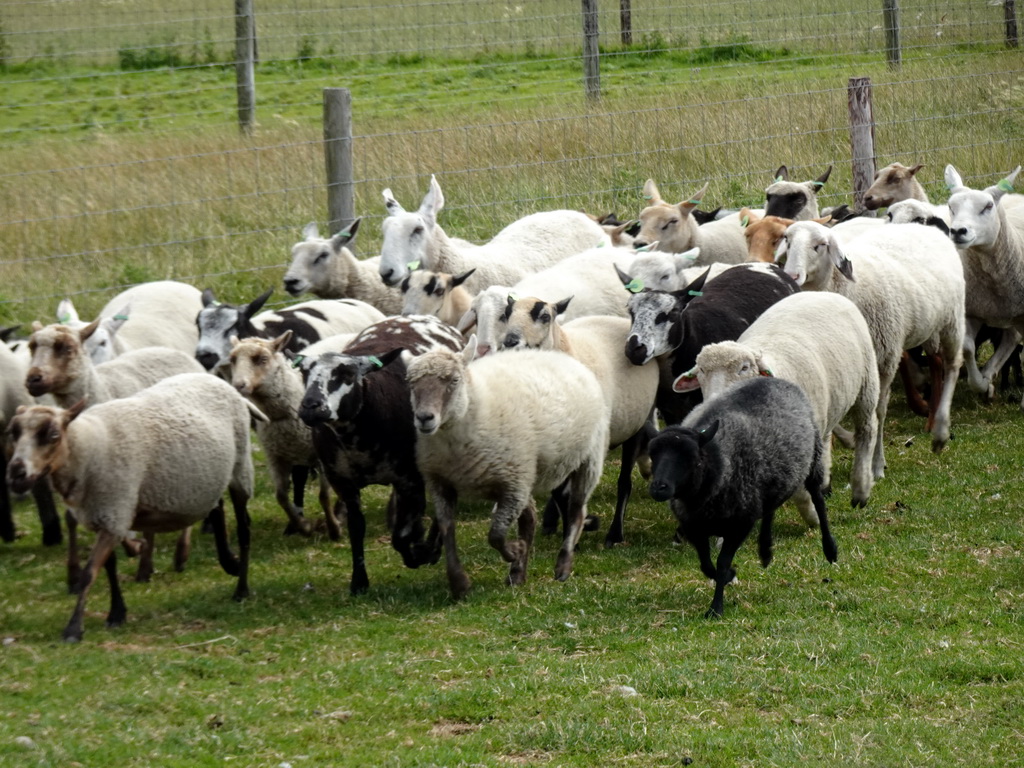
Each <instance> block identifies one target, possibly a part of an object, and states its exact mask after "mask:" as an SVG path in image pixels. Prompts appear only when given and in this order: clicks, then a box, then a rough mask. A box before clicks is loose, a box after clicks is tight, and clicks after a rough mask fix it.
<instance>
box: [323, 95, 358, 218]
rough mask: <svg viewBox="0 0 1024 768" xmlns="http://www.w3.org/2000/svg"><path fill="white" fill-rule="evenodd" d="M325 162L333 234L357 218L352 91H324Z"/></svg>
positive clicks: (328, 214) (328, 210)
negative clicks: (353, 175) (354, 182)
mask: <svg viewBox="0 0 1024 768" xmlns="http://www.w3.org/2000/svg"><path fill="white" fill-rule="evenodd" d="M324 161H325V164H326V167H327V218H328V228H329V229H330V233H331V234H332V235H336V234H337V233H338V232H340V231H341V230H342V228H344V227H347V226H348V225H349V224H351V223H352V222H353V221H355V218H356V202H355V186H354V185H353V181H352V174H353V168H352V92H351V91H350V90H349V89H348V88H324Z"/></svg>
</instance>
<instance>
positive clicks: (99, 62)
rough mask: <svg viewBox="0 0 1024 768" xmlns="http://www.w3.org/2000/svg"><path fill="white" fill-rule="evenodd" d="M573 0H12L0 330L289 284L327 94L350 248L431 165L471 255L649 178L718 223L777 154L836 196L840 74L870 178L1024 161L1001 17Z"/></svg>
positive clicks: (0, 176) (893, 5) (320, 217)
mask: <svg viewBox="0 0 1024 768" xmlns="http://www.w3.org/2000/svg"><path fill="white" fill-rule="evenodd" d="M589 3H591V0H587V2H586V3H584V4H583V6H582V8H581V6H579V5H577V4H574V3H555V2H552V1H551V0H523V1H522V2H518V3H479V2H469V1H468V0H467V1H466V2H459V1H456V2H442V3H436V2H431V3H427V2H414V1H412V0H405V1H404V2H392V1H391V0H381V1H380V2H375V3H373V4H366V5H354V6H350V7H338V6H337V5H329V4H326V3H314V2H310V1H307V0H293V1H291V2H287V3H285V2H280V1H279V0H264V1H263V2H260V3H258V4H256V6H255V10H254V12H253V17H252V22H251V23H250V22H249V20H248V17H247V16H246V17H240V16H239V15H238V14H236V9H237V8H244V7H245V4H244V3H242V2H235V3H232V2H227V1H226V0H218V2H213V1H212V0H207V1H198V0H197V1H194V2H179V1H178V0H167V1H166V2H163V3H157V2H155V1H154V0H134V1H126V2H122V3H110V2H102V1H101V0H80V1H79V2H75V3H40V2H11V3H5V4H4V5H3V6H2V7H0V83H2V85H3V91H4V94H5V97H4V99H3V100H2V104H0V208H2V213H0V217H2V218H0V221H2V224H0V227H2V230H3V243H4V249H3V252H2V254H0V275H2V280H0V324H10V323H15V322H22V323H24V322H29V321H31V320H34V319H39V320H43V321H50V320H51V319H52V317H53V310H54V307H55V306H56V302H57V300H58V299H59V298H62V297H63V296H65V295H71V296H73V297H74V298H75V300H76V303H78V304H79V305H80V308H81V309H82V311H83V312H84V314H90V313H92V312H94V311H95V310H97V309H98V308H99V307H100V306H101V305H102V304H103V303H104V302H105V301H106V299H107V298H109V297H110V295H111V294H112V293H114V292H116V291H117V290H120V289H121V288H123V287H124V286H126V285H129V284H132V283H136V282H139V281H143V280H150V279H162V278H173V279H180V280H185V281H187V282H191V283H193V284H195V285H197V286H200V287H206V286H211V287H214V288H215V289H216V290H217V292H218V294H219V295H221V296H223V297H224V298H226V299H229V300H236V299H245V298H249V297H251V296H252V295H254V294H255V293H256V292H258V291H259V290H261V289H263V288H265V287H268V286H271V285H277V284H279V282H280V278H281V275H282V273H283V269H282V267H283V265H284V264H285V263H286V262H287V260H288V251H289V247H290V245H291V244H292V243H293V242H295V241H296V240H297V239H298V238H299V233H300V230H301V228H302V226H303V225H304V224H305V223H306V222H308V221H311V220H316V221H318V222H320V223H321V226H323V225H324V224H325V223H326V221H327V219H328V214H327V195H326V178H325V159H324V141H323V138H324V110H323V92H324V89H326V88H338V87H341V88H347V89H349V92H350V93H351V99H352V118H351V119H352V133H353V138H352V142H351V150H352V179H351V182H352V183H351V190H352V193H353V197H352V201H353V212H354V214H355V215H358V216H363V217H364V225H363V226H362V227H361V229H360V235H359V240H358V241H357V243H356V245H357V246H358V247H357V250H358V251H359V252H360V253H361V254H362V255H370V254H373V253H375V252H376V249H377V247H378V245H379V235H380V227H379V219H380V217H381V216H382V215H383V213H384V208H383V205H382V200H381V197H380V192H381V190H382V189H383V188H384V187H391V188H392V189H393V190H394V192H395V194H396V196H397V197H398V199H399V200H400V201H401V202H402V203H403V204H404V205H405V206H406V207H407V208H408V207H415V206H417V205H418V204H419V201H420V199H421V197H422V195H423V193H424V192H425V190H426V188H427V183H428V181H429V177H430V174H432V173H434V174H437V176H438V178H439V180H440V181H441V184H442V187H443V189H444V191H445V196H446V207H445V210H444V212H443V213H442V215H441V221H442V224H443V225H444V226H445V227H446V228H447V230H448V231H449V232H450V233H452V234H454V235H456V236H460V237H464V238H467V239H471V240H476V241H481V240H485V239H487V238H488V237H490V236H491V235H493V234H494V233H495V232H496V231H497V230H498V229H500V228H501V227H502V226H504V225H505V224H506V223H508V222H509V221H511V220H513V219H514V218H516V217H518V216H521V215H524V214H526V213H530V212H533V211H536V210H542V209H550V208H558V207H571V208H582V209H585V210H588V211H590V212H593V213H605V212H608V211H616V212H617V213H618V214H619V216H620V217H623V218H627V217H631V216H634V215H635V214H636V213H637V212H638V211H639V209H640V208H641V207H642V204H643V200H642V197H641V195H640V188H641V187H642V185H643V182H644V180H645V179H646V178H648V177H653V178H655V179H656V180H657V181H658V183H659V186H660V188H661V190H662V192H663V193H664V194H665V195H666V197H670V198H672V197H674V198H676V199H683V198H685V197H687V196H688V195H689V194H690V193H692V192H693V191H695V190H696V189H698V188H699V187H701V186H702V185H703V184H704V183H705V182H706V181H708V182H710V183H711V186H710V190H709V192H708V194H707V195H706V197H705V204H706V205H707V206H710V207H712V208H713V207H716V206H718V205H725V206H737V205H740V204H748V203H756V202H758V201H759V200H760V199H761V197H762V192H763V188H764V186H765V185H766V184H767V183H769V182H770V181H771V178H772V174H773V172H774V169H775V168H777V167H778V166H779V165H781V164H786V165H787V166H789V168H790V169H791V172H792V174H793V176H794V177H795V178H813V177H816V176H818V175H819V174H820V173H821V172H822V171H823V170H824V169H825V168H826V167H827V166H828V165H830V164H831V165H834V166H835V170H834V172H833V174H832V177H831V179H830V181H829V184H828V186H827V187H826V188H825V190H824V192H825V194H824V195H823V198H824V202H825V204H836V203H840V202H852V201H853V198H852V193H853V186H852V173H853V172H852V168H851V149H850V130H849V118H848V113H847V98H848V97H847V84H848V81H849V79H850V78H852V77H869V78H871V82H872V85H873V117H874V124H875V125H874V134H875V146H874V152H875V155H876V156H877V161H878V165H884V164H886V163H888V162H891V161H893V160H899V161H901V162H904V163H907V164H912V163H918V162H921V163H925V164H926V165H927V168H926V169H925V170H924V171H922V173H921V174H920V175H919V177H920V178H921V179H922V181H923V182H924V183H925V186H926V188H927V189H928V190H929V192H930V193H931V194H932V196H933V200H941V199H943V198H944V195H945V190H944V189H943V187H942V184H941V176H942V167H943V165H944V164H945V163H947V162H952V163H954V164H955V165H956V166H957V167H958V168H959V169H960V170H961V171H962V172H963V174H964V177H965V179H968V180H974V179H995V178H997V177H998V176H1001V175H1004V174H1005V173H1006V172H1007V171H1009V170H1011V169H1012V168H1013V167H1015V166H1016V165H1017V164H1018V163H1020V162H1022V158H1024V140H1022V137H1024V67H1022V58H1021V53H1020V50H1019V48H1017V47H1015V43H1016V31H1015V30H1016V28H1015V22H1016V9H1015V8H1014V4H1013V2H1012V0H1005V1H1004V0H999V1H998V2H988V1H987V0H986V1H984V2H979V1H977V0H972V1H970V2H962V1H961V2H936V1H934V0H918V1H917V2H914V1H912V0H902V1H901V2H894V0H885V1H884V2H883V0H855V1H854V2H848V1H847V2H838V0H797V1H796V2H792V3H787V4H779V3H769V2H762V1H761V0H736V1H733V2H694V1H693V0H684V2H681V3H672V4H668V3H665V4H661V3H658V2H656V1H647V0H633V1H632V2H631V1H630V0H620V2H619V3H611V2H598V3H596V4H594V5H589V6H588V4H589ZM249 7H251V6H249ZM588 7H589V8H590V9H591V10H592V11H593V12H594V14H595V15H592V17H591V18H590V22H593V21H594V20H595V19H596V30H597V36H596V38H593V39H592V40H591V43H594V42H596V45H588V43H587V42H586V41H585V40H584V29H585V27H587V28H589V29H591V30H593V28H594V25H593V23H590V24H589V25H588V24H585V18H586V17H587V14H586V13H585V10H586V9H587V8H588ZM885 11H887V12H885ZM1011 22H1013V23H1012V24H1011ZM239 30H251V33H250V34H251V41H248V40H243V42H251V45H249V46H248V47H249V48H251V50H252V52H253V56H254V61H253V63H252V71H253V73H254V77H253V88H254V105H255V106H254V112H253V121H254V122H253V124H252V125H251V127H250V129H249V130H246V131H241V130H239V125H238V119H239V96H238V80H237V77H236V73H237V71H238V70H239V69H241V68H240V67H237V66H236V64H237V63H238V58H239V53H238V51H240V50H245V49H246V46H244V45H239V44H238V43H239V40H238V38H239V37H240V36H243V35H244V34H245V33H244V32H239ZM895 32H898V35H895V39H897V40H898V45H899V49H898V51H899V54H900V55H899V56H898V58H894V56H893V55H892V45H893V40H894V33H895ZM587 50H592V51H595V52H596V54H597V59H596V62H592V64H596V71H595V70H591V69H588V68H587V67H585V66H584V60H583V54H584V52H585V51H587ZM585 72H586V73H587V74H588V76H589V77H588V78H586V82H585ZM595 73H596V75H597V76H598V77H599V83H598V89H597V90H594V89H593V88H592V87H591V88H590V97H588V88H585V84H586V85H588V86H593V85H594V83H593V81H592V79H591V78H592V77H593V75H594V74H595Z"/></svg>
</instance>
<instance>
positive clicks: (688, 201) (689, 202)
mask: <svg viewBox="0 0 1024 768" xmlns="http://www.w3.org/2000/svg"><path fill="white" fill-rule="evenodd" d="M686 202H687V203H688V204H689V205H700V200H693V199H690V200H687V201H686Z"/></svg>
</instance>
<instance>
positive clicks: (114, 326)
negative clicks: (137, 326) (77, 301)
mask: <svg viewBox="0 0 1024 768" xmlns="http://www.w3.org/2000/svg"><path fill="white" fill-rule="evenodd" d="M131 313H132V305H131V304H125V305H124V306H123V307H122V308H121V311H120V312H118V313H117V314H116V315H114V316H113V317H108V318H107V319H106V320H104V321H103V327H104V328H106V329H107V332H108V333H110V334H115V333H117V332H118V331H119V330H121V326H122V325H124V324H125V323H127V322H128V318H129V316H130V315H131Z"/></svg>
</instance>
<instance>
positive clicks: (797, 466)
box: [650, 378, 837, 617]
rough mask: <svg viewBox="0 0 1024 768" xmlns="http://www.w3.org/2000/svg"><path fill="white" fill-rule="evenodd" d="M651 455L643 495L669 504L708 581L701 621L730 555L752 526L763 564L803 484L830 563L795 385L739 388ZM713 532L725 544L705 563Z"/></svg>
mask: <svg viewBox="0 0 1024 768" xmlns="http://www.w3.org/2000/svg"><path fill="white" fill-rule="evenodd" d="M650 453H651V463H652V468H653V476H652V478H651V485H650V494H651V496H652V497H653V498H654V499H655V500H657V501H669V502H670V506H671V508H672V512H673V513H674V514H675V516H676V519H677V520H678V522H679V533H680V534H681V535H682V536H683V538H685V539H686V540H687V541H689V542H690V543H691V544H692V545H693V546H694V548H695V549H696V550H697V555H698V557H699V558H700V567H701V570H702V571H703V572H704V575H706V576H707V577H708V578H709V579H713V580H714V582H715V596H714V599H713V600H712V602H711V607H710V608H709V609H708V611H707V613H706V615H707V616H708V617H713V616H721V615H722V608H723V596H724V590H725V585H726V584H728V583H729V582H731V581H732V580H733V579H734V578H735V576H736V572H735V571H734V570H733V568H732V561H733V557H734V556H735V554H736V550H737V549H738V548H739V546H740V544H742V543H743V541H744V540H745V539H746V538H747V536H748V535H749V534H750V532H751V530H752V529H753V527H754V523H756V522H757V521H758V520H760V521H761V531H760V536H759V538H758V545H759V553H760V556H761V564H762V565H763V566H765V567H767V566H768V564H769V563H770V562H771V559H772V520H773V519H774V517H775V510H776V509H778V508H779V506H781V505H782V503H783V502H785V501H786V499H788V498H789V497H790V496H792V495H793V494H794V493H795V492H796V491H797V490H798V489H800V488H801V486H802V487H803V488H805V489H806V490H807V492H808V493H809V494H810V496H811V499H812V501H813V504H814V508H815V511H816V512H817V514H818V520H819V523H820V525H821V544H822V549H823V550H824V553H825V557H826V558H827V559H828V561H829V562H830V563H832V562H835V560H836V557H837V548H836V543H835V539H833V538H832V533H831V531H830V530H829V524H828V516H827V514H826V511H825V496H824V489H823V482H824V476H825V473H824V465H823V463H822V445H821V437H820V435H819V434H818V428H817V426H816V424H815V421H814V412H813V411H812V409H811V404H810V402H808V400H807V397H806V395H804V393H803V390H801V389H800V387H798V386H797V385H796V384H793V383H791V382H788V381H784V380H782V379H774V378H756V379H750V380H748V381H744V382H741V383H739V384H737V385H735V386H733V387H731V388H729V389H728V390H726V391H725V392H724V393H723V394H721V395H719V396H718V397H715V398H713V399H711V400H709V401H708V402H706V403H703V404H702V405H701V406H699V407H698V408H696V409H695V410H694V411H693V412H692V413H691V414H690V415H689V416H688V417H687V418H686V420H685V421H684V422H683V423H682V424H681V425H679V426H671V427H667V428H666V429H665V430H663V431H662V432H661V433H659V434H658V436H657V437H655V438H654V439H653V440H651V444H650ZM712 536H720V537H722V539H723V542H722V551H721V553H720V554H719V556H718V562H717V564H713V563H712V562H711V544H710V537H712Z"/></svg>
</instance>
